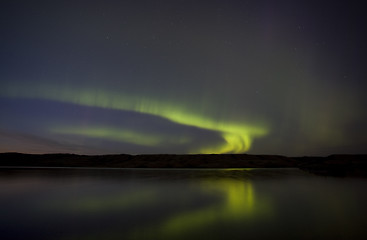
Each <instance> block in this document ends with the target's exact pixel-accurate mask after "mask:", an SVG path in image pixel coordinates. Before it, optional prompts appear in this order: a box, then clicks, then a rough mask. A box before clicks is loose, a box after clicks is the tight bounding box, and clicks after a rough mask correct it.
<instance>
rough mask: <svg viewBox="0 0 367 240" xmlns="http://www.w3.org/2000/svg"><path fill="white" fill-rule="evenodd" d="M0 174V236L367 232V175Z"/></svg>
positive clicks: (239, 236)
mask: <svg viewBox="0 0 367 240" xmlns="http://www.w3.org/2000/svg"><path fill="white" fill-rule="evenodd" d="M0 171H1V174H0V176H1V177H0V204H1V205H0V210H1V212H2V215H3V217H2V219H1V220H0V230H1V233H2V239H11V238H12V239H14V238H15V239H21V238H24V237H27V239H244V238H246V239H257V238H262V239H273V238H282V239H295V238H300V237H301V238H304V239H331V238H338V239H348V238H353V239H363V238H364V237H365V236H367V235H366V233H367V230H366V229H367V224H366V222H367V221H366V220H367V217H366V215H365V214H363V212H366V206H365V204H364V203H365V202H366V201H367V194H366V193H365V191H364V189H365V186H366V183H367V182H366V180H365V179H337V178H326V177H318V176H314V175H310V174H307V173H305V172H302V171H300V170H297V169H216V170H214V169H203V170H192V169H191V170H189V169H187V170H182V169H181V170H179V169H171V170H165V169H156V170H136V169H129V170H127V169H125V170H122V169H113V170H112V169H110V170H107V169H104V170H103V169H94V170H91V169H84V170H83V169H79V170H78V169H7V170H5V169H2V170H0ZM17 236H18V238H17Z"/></svg>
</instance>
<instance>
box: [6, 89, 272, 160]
mask: <svg viewBox="0 0 367 240" xmlns="http://www.w3.org/2000/svg"><path fill="white" fill-rule="evenodd" d="M0 94H1V95H5V96H8V97H25V98H35V99H48V100H54V101H60V102H67V103H73V104H78V105H82V106H91V107H101V108H107V109H117V110H127V111H134V112H138V113H144V114H150V115H154V116H158V117H162V118H165V119H168V120H170V121H172V122H174V123H177V124H182V125H187V126H192V127H197V128H201V129H206V130H211V131H216V132H218V133H219V134H220V135H221V136H222V137H223V140H224V141H223V143H221V144H220V145H216V146H211V147H204V148H199V149H193V150H192V152H191V153H206V154H209V153H217V154H219V153H243V152H246V151H248V150H249V149H250V147H251V144H252V142H253V139H254V138H256V137H261V136H264V135H266V134H267V133H268V130H267V128H266V127H265V126H254V125H249V124H246V123H243V122H233V121H226V120H217V119H214V118H211V117H210V116H207V115H205V114H203V113H201V112H200V111H197V109H195V107H194V106H187V105H185V104H184V103H173V102H171V101H159V100H156V99H154V98H150V97H139V96H129V95H128V94H121V93H114V92H111V91H102V90H96V89H86V88H83V89H75V88H55V87H50V86H45V85H43V86H28V87H23V88H17V87H14V86H5V87H3V88H2V89H1V90H0ZM195 110H196V111H195ZM79 133H80V134H84V135H87V136H88V135H89V136H93V137H104V136H110V137H112V138H114V139H116V140H124V139H125V140H129V141H131V142H132V143H139V144H143V145H150V146H152V145H154V144H156V143H157V142H158V137H157V138H156V137H151V138H150V137H148V139H146V140H143V136H137V135H135V134H132V133H121V132H120V134H115V133H113V132H112V131H110V130H106V129H104V130H102V129H97V130H94V131H90V130H80V131H79Z"/></svg>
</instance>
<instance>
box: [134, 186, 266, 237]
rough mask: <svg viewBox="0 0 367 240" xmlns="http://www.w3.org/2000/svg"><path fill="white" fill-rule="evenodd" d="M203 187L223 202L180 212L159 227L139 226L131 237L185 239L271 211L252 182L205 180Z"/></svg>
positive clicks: (202, 188) (204, 190)
mask: <svg viewBox="0 0 367 240" xmlns="http://www.w3.org/2000/svg"><path fill="white" fill-rule="evenodd" d="M200 189H201V191H203V192H205V193H207V194H214V195H215V194H218V193H219V194H220V195H221V197H222V201H220V202H217V203H215V204H213V205H210V206H207V207H204V208H201V209H197V210H192V211H185V212H179V213H176V214H174V215H173V216H170V217H169V218H167V219H166V220H164V221H162V222H161V223H159V224H157V225H155V226H150V227H148V228H147V227H138V228H137V229H136V230H135V231H134V232H133V233H132V234H131V235H130V238H131V239H143V238H146V237H149V236H151V237H152V236H154V238H159V239H185V238H186V237H193V236H194V237H195V236H196V234H198V235H200V234H203V233H204V235H206V234H209V233H210V231H211V229H213V228H215V227H219V228H220V227H221V226H222V224H223V223H226V222H227V223H229V222H230V223H231V224H233V223H235V222H238V221H242V220H248V221H251V220H254V219H255V218H256V217H257V216H263V215H269V214H271V209H270V206H269V205H268V204H266V203H265V202H263V201H262V202H259V201H257V199H256V197H255V191H254V187H253V185H252V183H251V182H250V181H243V180H242V181H241V180H234V179H216V180H205V181H202V182H201V184H200Z"/></svg>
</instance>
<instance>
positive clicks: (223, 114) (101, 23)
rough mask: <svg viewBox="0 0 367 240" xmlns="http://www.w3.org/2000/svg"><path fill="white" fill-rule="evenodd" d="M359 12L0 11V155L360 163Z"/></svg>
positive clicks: (70, 5) (15, 7)
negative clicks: (237, 156) (210, 156)
mask: <svg viewBox="0 0 367 240" xmlns="http://www.w3.org/2000/svg"><path fill="white" fill-rule="evenodd" d="M366 18H367V17H366V13H365V7H364V2H363V1H273V0H268V1H265V0H264V1H261V0H260V1H231V0H226V1H224V0H222V1H218V0H211V1H199V0H195V1H189V0H186V1H184V0H171V1H160V0H156V1H137V0H134V1H128V0H125V1H107V0H104V1H57V0H55V1H16V0H12V1H10V0H9V1H2V2H1V5H0V63H1V64H0V152H10V151H17V152H24V153H62V152H68V153H78V154H116V153H129V154H143V153H144V154H146V153H177V154H184V153H244V152H246V153H251V154H282V155H289V156H300V155H329V154H333V153H366V152H367V147H366V145H367V144H366V143H367V124H366V123H367V110H366V109H367V96H366V93H365V92H366V89H367V83H366V80H367V79H366V76H367V74H366V73H367V70H366V69H367V65H366V63H367V59H366V56H367V47H366V43H367V34H366V22H367V21H366V20H367V19H366Z"/></svg>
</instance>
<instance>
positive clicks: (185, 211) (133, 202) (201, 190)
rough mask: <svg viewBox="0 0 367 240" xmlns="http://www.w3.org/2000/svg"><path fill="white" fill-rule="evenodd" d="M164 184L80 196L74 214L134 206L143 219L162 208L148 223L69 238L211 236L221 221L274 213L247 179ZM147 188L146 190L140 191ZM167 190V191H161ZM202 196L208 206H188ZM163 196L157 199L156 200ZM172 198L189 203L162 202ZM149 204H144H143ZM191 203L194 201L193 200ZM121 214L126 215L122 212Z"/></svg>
mask: <svg viewBox="0 0 367 240" xmlns="http://www.w3.org/2000/svg"><path fill="white" fill-rule="evenodd" d="M163 185H164V187H163V189H164V190H163V191H162V188H161V187H162V186H160V185H158V187H157V186H156V185H154V184H153V185H152V186H150V187H151V191H145V190H147V189H148V188H150V187H149V186H144V187H143V189H140V190H142V192H140V190H137V191H133V192H130V193H125V194H124V196H123V197H122V196H121V197H118V195H115V197H112V196H111V197H108V198H105V197H100V198H98V199H97V198H96V199H84V200H80V201H77V202H75V203H74V205H73V206H71V205H69V207H70V208H69V209H70V210H72V211H78V212H88V213H90V212H93V213H96V214H98V215H99V216H103V215H104V214H106V212H107V211H111V210H115V211H117V210H123V211H124V210H128V209H129V210H132V211H133V212H135V213H136V214H138V215H140V216H141V217H143V216H144V213H143V212H144V211H146V210H147V208H146V207H147V206H149V209H150V210H152V209H154V208H156V209H161V210H163V212H160V211H159V210H157V211H156V212H155V211H153V212H150V213H147V215H146V217H148V218H152V216H148V215H149V214H152V213H153V214H155V216H153V221H152V220H149V221H146V220H145V219H144V217H143V218H142V219H141V221H137V222H136V223H135V225H134V227H132V228H130V229H127V228H126V226H120V228H119V227H116V225H115V226H111V227H109V228H107V229H100V230H99V231H98V232H95V233H91V232H89V233H87V234H86V235H83V234H82V235H78V236H75V235H74V236H72V237H71V236H70V237H69V238H66V239H188V238H194V239H195V238H200V236H206V237H208V236H211V235H210V234H211V231H212V230H213V229H220V228H221V227H223V225H226V226H230V227H234V229H236V228H237V229H238V226H240V225H241V224H244V223H246V222H247V223H249V222H250V223H251V222H252V221H256V219H259V218H263V217H264V216H265V217H267V216H270V215H272V210H271V207H270V204H268V202H267V201H264V200H266V199H261V200H259V199H256V193H255V189H254V186H253V184H252V183H251V181H248V180H245V179H234V178H226V177H224V178H205V179H201V180H198V179H196V180H195V181H194V182H191V183H190V184H189V189H186V188H185V189H184V190H186V191H187V193H186V192H185V193H183V194H182V192H181V194H180V193H179V192H180V189H178V188H177V186H176V185H171V186H170V187H168V188H166V187H167V185H166V183H163ZM144 189H145V190H144ZM165 191H166V192H165ZM200 196H201V197H203V196H204V198H205V199H207V200H208V199H209V200H210V201H208V203H207V204H204V205H203V204H202V205H201V206H199V207H198V206H196V207H195V206H194V207H193V206H192V203H195V202H198V201H200V199H199V198H200ZM160 197H161V198H162V199H161V201H159V198H160ZM167 197H168V198H170V197H172V199H173V201H177V202H179V201H180V199H181V200H182V198H185V199H184V200H185V201H187V203H188V206H189V207H185V206H184V207H183V208H182V205H180V204H177V205H175V204H173V205H170V204H171V203H172V202H170V201H172V200H169V201H168V202H170V204H168V205H169V206H167V207H166V206H165V204H166V203H167V199H165V198H167ZM147 204H148V205H147ZM194 205H195V204H194ZM121 217H122V218H124V217H126V216H123V214H122V215H121Z"/></svg>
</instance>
